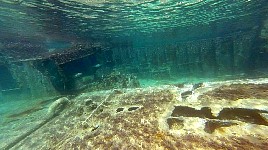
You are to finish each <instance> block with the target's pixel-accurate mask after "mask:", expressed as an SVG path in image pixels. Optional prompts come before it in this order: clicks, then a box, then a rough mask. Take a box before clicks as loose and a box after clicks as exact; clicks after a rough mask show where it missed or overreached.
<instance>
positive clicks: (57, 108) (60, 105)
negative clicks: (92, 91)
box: [47, 97, 70, 116]
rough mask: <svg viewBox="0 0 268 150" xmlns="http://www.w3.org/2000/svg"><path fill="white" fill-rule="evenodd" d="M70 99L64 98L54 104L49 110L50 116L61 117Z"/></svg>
mask: <svg viewBox="0 0 268 150" xmlns="http://www.w3.org/2000/svg"><path fill="white" fill-rule="evenodd" d="M69 102H70V101H69V99H68V98H67V97H62V98H59V99H57V100H56V101H55V102H53V103H52V104H51V105H50V106H49V108H48V112H47V114H48V116H55V115H59V113H60V112H61V111H63V109H64V108H65V107H66V105H68V103H69Z"/></svg>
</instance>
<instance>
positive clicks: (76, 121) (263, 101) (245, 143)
mask: <svg viewBox="0 0 268 150" xmlns="http://www.w3.org/2000/svg"><path fill="white" fill-rule="evenodd" d="M267 83H268V79H256V80H233V81H224V82H211V83H203V84H202V86H198V87H196V88H193V87H194V85H191V84H189V85H185V86H180V87H177V86H173V85H163V86H158V87H147V88H135V89H116V90H107V91H98V92H89V93H82V94H80V95H79V96H77V97H75V98H73V99H71V100H70V101H71V102H70V104H69V106H68V108H66V109H65V110H64V111H63V112H62V113H61V114H60V115H58V116H56V117H55V118H54V119H52V120H51V121H49V122H48V123H46V124H45V125H44V126H42V127H41V128H40V129H38V130H36V131H35V132H34V133H32V134H31V135H29V136H27V137H26V138H25V139H24V140H22V141H21V142H19V143H17V144H16V145H15V146H14V147H13V148H11V149H266V148H267V145H268V136H267V134H266V133H267V131H268V118H267V115H268V95H267V89H268V84H267ZM225 90H226V91H235V92H236V93H238V94H234V93H233V92H226V91H225ZM186 91H192V92H191V94H189V95H187V97H185V96H184V95H183V96H184V97H183V98H182V93H184V92H186ZM262 92H263V93H262ZM222 93H224V94H222ZM249 93H255V95H251V94H249ZM226 94H227V95H226ZM228 94H230V95H231V96H228ZM234 95H237V96H236V97H235V98H234ZM250 95H251V96H250ZM234 99H235V100H234ZM89 116H90V117H89ZM36 119H37V118H36Z"/></svg>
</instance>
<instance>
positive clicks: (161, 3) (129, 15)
mask: <svg viewBox="0 0 268 150" xmlns="http://www.w3.org/2000/svg"><path fill="white" fill-rule="evenodd" d="M266 3H267V1H266V0H239V1H238V0H220V1H219V0H121V1H120V0H108V1H104V0H101V1H97V0H2V1H1V2H0V4H1V5H0V6H1V7H0V23H1V25H0V27H1V29H0V32H1V33H2V35H3V33H6V32H8V33H9V36H10V34H11V33H12V34H14V35H18V34H19V35H24V36H38V37H42V36H68V38H77V37H79V38H84V39H87V38H104V37H106V38H107V37H119V36H131V35H136V34H141V33H142V34H148V33H149V34H150V33H153V32H162V31H170V32H172V30H174V29H180V28H185V29H187V28H186V27H188V26H198V25H204V24H210V23H211V22H215V21H216V22H217V21H226V20H231V19H235V20H239V19H241V18H242V17H244V16H249V15H258V14H259V13H262V12H263V11H265V8H264V7H265V4H266ZM14 35H13V36H14ZM65 38H66V37H65Z"/></svg>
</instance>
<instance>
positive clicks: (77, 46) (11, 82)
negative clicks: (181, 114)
mask: <svg viewBox="0 0 268 150" xmlns="http://www.w3.org/2000/svg"><path fill="white" fill-rule="evenodd" d="M267 66H268V1H267V0H1V1H0V115H1V118H0V124H2V125H1V126H2V127H3V128H1V129H5V130H6V129H7V128H6V126H5V125H10V124H12V125H14V128H13V129H12V133H13V134H15V132H16V129H17V128H20V124H23V122H25V121H26V122H27V121H29V120H31V114H32V113H37V115H38V114H39V113H40V114H42V113H43V112H45V111H46V109H47V108H48V104H50V102H51V101H50V100H51V99H52V100H54V99H55V98H58V97H61V96H67V97H75V96H77V95H79V94H81V93H86V92H92V91H101V90H112V89H125V88H130V89H131V88H147V87H151V86H152V87H158V86H161V85H178V84H196V83H200V82H216V81H225V80H234V79H258V78H267V75H268V70H267ZM43 101H44V103H42V102H43ZM30 106H33V107H30ZM14 114H15V116H16V115H17V117H15V119H14V118H12V117H8V116H10V115H11V116H12V115H14ZM27 115H28V117H27ZM2 116H3V117H2ZM18 116H19V117H18ZM20 116H21V118H22V122H16V120H20V119H19V118H20ZM35 116H36V114H35ZM13 121H14V123H13ZM35 121H36V120H35ZM18 130H19V129H18ZM20 131H21V130H20ZM12 133H11V135H10V137H9V138H12ZM3 139H4V137H1V136H0V141H1V140H3ZM0 143H1V142H0ZM0 148H1V146H0Z"/></svg>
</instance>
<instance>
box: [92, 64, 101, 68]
mask: <svg viewBox="0 0 268 150" xmlns="http://www.w3.org/2000/svg"><path fill="white" fill-rule="evenodd" d="M93 67H95V68H99V67H101V64H97V65H95V66H93Z"/></svg>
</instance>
